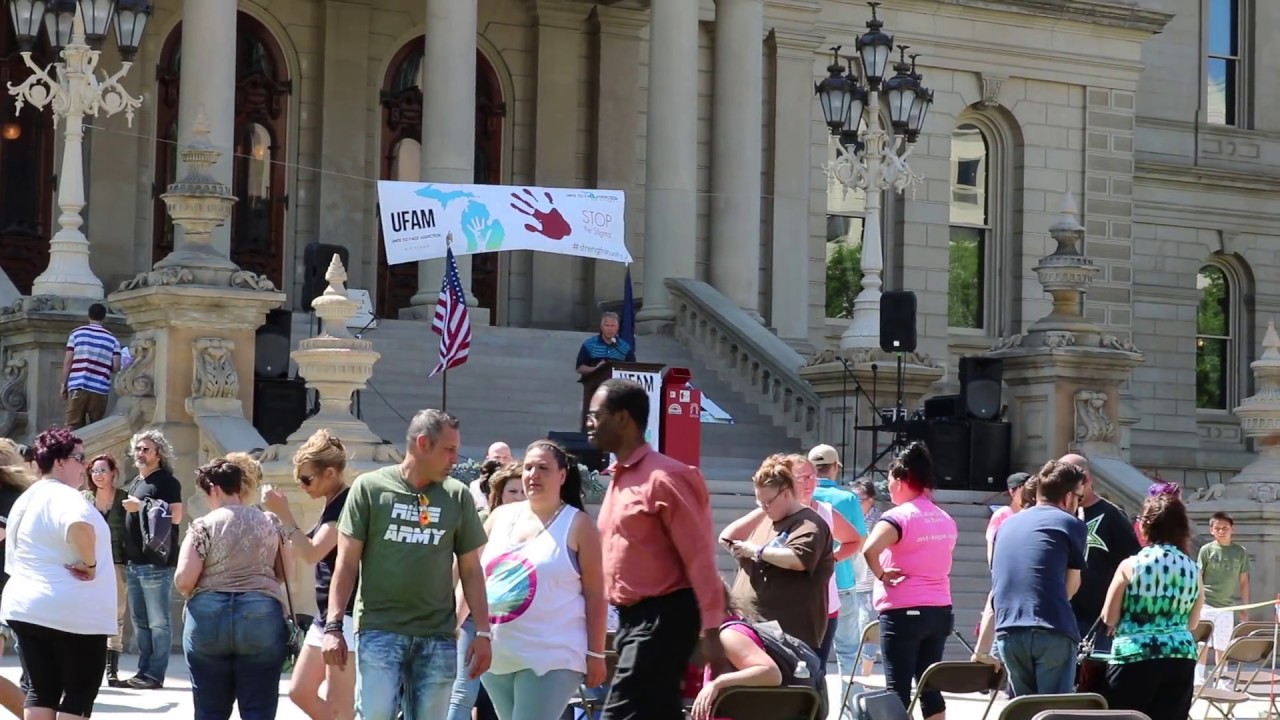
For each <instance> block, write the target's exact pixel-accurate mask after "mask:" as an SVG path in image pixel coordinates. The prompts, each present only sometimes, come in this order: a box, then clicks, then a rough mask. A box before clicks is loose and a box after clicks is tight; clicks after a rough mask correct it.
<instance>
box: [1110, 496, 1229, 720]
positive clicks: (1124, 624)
mask: <svg viewBox="0 0 1280 720" xmlns="http://www.w3.org/2000/svg"><path fill="white" fill-rule="evenodd" d="M1138 524H1139V525H1140V526H1141V528H1142V536H1143V537H1145V538H1146V540H1147V543H1148V544H1147V546H1146V547H1144V548H1142V550H1139V551H1138V554H1137V555H1134V556H1132V557H1129V558H1126V559H1125V560H1122V561H1121V562H1120V567H1118V568H1116V574H1115V577H1114V578H1113V579H1112V580H1111V587H1110V588H1109V589H1108V590H1107V600H1106V603H1105V604H1104V605H1103V607H1102V621H1103V622H1104V623H1106V624H1107V627H1109V628H1111V629H1112V630H1113V631H1114V634H1115V640H1114V642H1113V643H1112V645H1111V660H1110V663H1109V664H1108V666H1107V690H1106V693H1105V694H1106V698H1107V705H1108V706H1109V707H1111V708H1112V709H1115V710H1137V711H1139V712H1143V713H1146V714H1147V715H1148V716H1149V717H1153V718H1184V717H1187V714H1188V713H1189V712H1190V711H1191V701H1192V692H1193V689H1194V684H1195V683H1194V679H1195V668H1196V655H1197V648H1196V641H1195V638H1194V637H1193V636H1192V634H1191V631H1192V629H1193V628H1195V627H1196V625H1198V624H1199V623H1200V610H1201V608H1202V607H1204V586H1203V584H1202V583H1201V582H1200V569H1199V567H1198V566H1197V565H1196V561H1195V559H1194V558H1192V557H1191V556H1190V555H1188V554H1187V548H1188V546H1189V545H1190V542H1191V521H1190V519H1189V518H1188V517H1187V508H1186V506H1185V505H1183V504H1182V499H1181V498H1180V497H1178V496H1177V495H1175V494H1173V493H1160V494H1155V495H1151V496H1149V497H1148V498H1147V499H1146V502H1144V503H1143V504H1142V512H1141V513H1140V514H1139V516H1138Z"/></svg>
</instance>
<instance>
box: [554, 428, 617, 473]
mask: <svg viewBox="0 0 1280 720" xmlns="http://www.w3.org/2000/svg"><path fill="white" fill-rule="evenodd" d="M547 439H548V440H550V441H552V442H554V443H556V444H557V445H559V446H560V447H562V448H564V449H565V452H567V453H569V454H570V455H572V456H573V457H574V459H576V460H577V461H578V462H580V463H582V464H583V465H586V466H587V469H588V470H595V471H596V472H600V471H601V470H604V469H605V468H606V467H608V465H609V457H608V456H607V455H605V454H604V453H603V452H600V449H599V448H597V447H596V446H595V445H592V444H591V441H590V440H588V439H587V434H586V433H583V432H568V431H565V432H561V431H559V430H552V431H551V432H549V433H547Z"/></svg>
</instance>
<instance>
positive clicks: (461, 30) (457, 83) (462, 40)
mask: <svg viewBox="0 0 1280 720" xmlns="http://www.w3.org/2000/svg"><path fill="white" fill-rule="evenodd" d="M426 5H427V23H426V24H427V33H426V39H425V44H426V51H425V52H424V53H423V58H422V180H423V181H424V182H440V183H457V184H462V185H469V184H471V183H474V182H475V163H476V157H475V152H476V23H477V19H476V0H426ZM443 275H444V260H443V259H440V260H427V261H424V262H420V263H418V292H417V293H415V294H414V296H413V298H412V299H410V301H409V303H410V307H409V308H406V309H405V310H402V311H401V317H408V318H411V319H415V320H430V319H431V317H432V316H433V315H434V314H435V305H436V298H438V297H439V296H440V278H441V277H442V276H443ZM458 277H459V279H460V280H462V287H463V289H464V290H466V292H467V305H468V306H469V307H471V308H473V309H472V311H471V323H472V324H473V325H487V324H488V322H489V320H488V313H487V312H486V313H483V315H484V317H483V318H481V317H478V315H479V314H480V313H478V312H477V309H476V299H475V296H474V295H472V294H471V258H470V257H469V256H466V255H464V256H462V257H460V258H458Z"/></svg>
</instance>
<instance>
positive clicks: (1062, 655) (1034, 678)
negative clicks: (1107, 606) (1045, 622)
mask: <svg viewBox="0 0 1280 720" xmlns="http://www.w3.org/2000/svg"><path fill="white" fill-rule="evenodd" d="M996 647H997V648H998V651H999V654H1000V662H1002V663H1004V666H1005V668H1006V669H1007V670H1008V672H1009V685H1010V686H1011V687H1012V688H1013V695H1014V697H1018V696H1021V695H1059V694H1064V693H1069V692H1072V691H1073V690H1075V684H1076V650H1077V648H1078V647H1079V645H1078V643H1077V642H1076V641H1075V640H1072V639H1071V638H1070V637H1067V636H1066V635H1063V634H1062V633H1060V632H1055V631H1053V630H1046V629H1042V628H1014V629H1012V630H1006V631H1004V632H1001V633H997V634H996Z"/></svg>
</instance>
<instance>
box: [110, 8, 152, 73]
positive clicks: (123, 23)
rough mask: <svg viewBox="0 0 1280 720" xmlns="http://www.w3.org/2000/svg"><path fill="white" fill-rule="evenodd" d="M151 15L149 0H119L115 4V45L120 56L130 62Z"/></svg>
mask: <svg viewBox="0 0 1280 720" xmlns="http://www.w3.org/2000/svg"><path fill="white" fill-rule="evenodd" d="M150 17H151V0H120V2H119V3H118V4H117V6H116V47H118V48H119V49H120V58H121V59H122V60H124V61H125V62H132V61H133V58H134V57H135V56H136V55H137V54H138V46H140V45H141V44H142V32H143V31H144V30H146V29H147V20H148V19H149V18H150Z"/></svg>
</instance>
